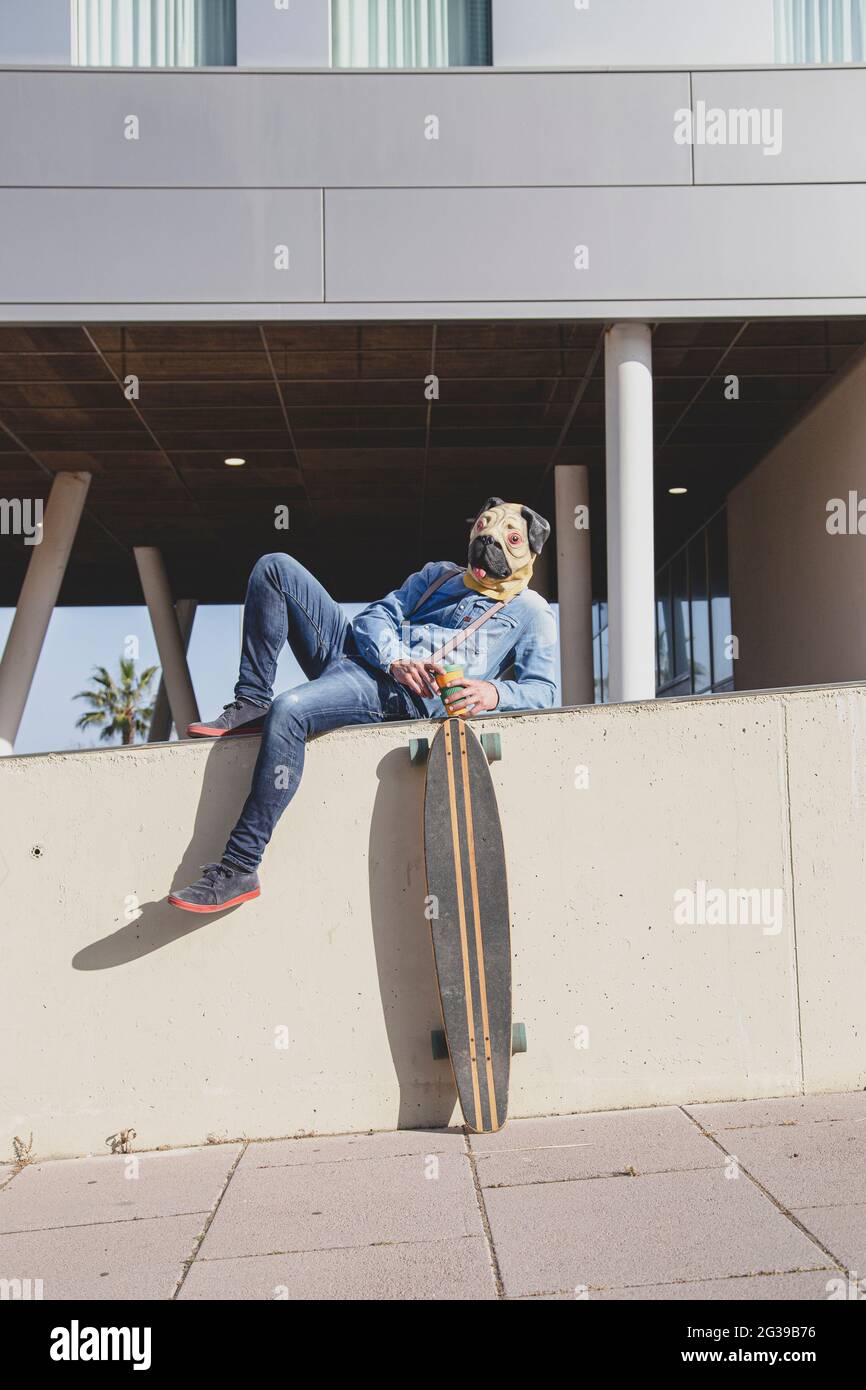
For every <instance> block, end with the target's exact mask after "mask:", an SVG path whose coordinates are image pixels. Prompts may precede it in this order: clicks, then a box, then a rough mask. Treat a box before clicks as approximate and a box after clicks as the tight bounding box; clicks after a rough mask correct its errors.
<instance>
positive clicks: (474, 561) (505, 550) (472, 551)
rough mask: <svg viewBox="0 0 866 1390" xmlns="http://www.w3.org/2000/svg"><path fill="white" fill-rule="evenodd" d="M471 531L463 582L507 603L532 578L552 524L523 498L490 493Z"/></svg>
mask: <svg viewBox="0 0 866 1390" xmlns="http://www.w3.org/2000/svg"><path fill="white" fill-rule="evenodd" d="M471 525H472V530H471V531H470V533H469V567H468V569H467V570H466V572H465V574H464V575H463V582H464V584H466V586H467V587H468V588H470V589H475V590H477V592H478V593H479V594H485V595H486V596H487V597H488V598H492V599H501V600H502V601H503V602H505V603H507V602H508V600H509V599H512V598H515V597H516V596H517V594H519V593H522V591H523V590H524V589H525V588H526V586H527V584H528V583H529V581H530V579H531V578H532V567H533V565H534V564H535V557H536V555H540V554H541V548H542V546H543V545H544V542H545V541H546V540H547V537H548V536H549V535H550V524H549V523H548V522H547V521H545V519H544V517H543V516H539V515H538V512H534V511H533V510H532V508H531V507H524V505H523V503H522V502H503V500H502V498H501V497H488V499H487V501H486V502H485V503H484V506H483V507H482V509H481V511H480V512H479V513H478V516H477V517H476V518H475V520H474V521H473V522H472V523H471Z"/></svg>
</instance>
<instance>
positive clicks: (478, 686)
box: [441, 677, 499, 714]
mask: <svg viewBox="0 0 866 1390" xmlns="http://www.w3.org/2000/svg"><path fill="white" fill-rule="evenodd" d="M441 694H442V698H443V700H444V701H445V708H446V710H447V711H448V713H449V714H480V713H481V712H482V711H483V710H486V709H496V706H497V705H498V704H499V691H498V690H497V689H496V686H495V685H494V684H493V682H492V681H474V680H468V679H466V678H465V677H464V678H463V680H461V681H460V683H459V685H458V686H457V687H456V688H455V690H454V692H453V694H451V693H450V692H449V691H448V690H447V689H446V690H443V691H442V692H441Z"/></svg>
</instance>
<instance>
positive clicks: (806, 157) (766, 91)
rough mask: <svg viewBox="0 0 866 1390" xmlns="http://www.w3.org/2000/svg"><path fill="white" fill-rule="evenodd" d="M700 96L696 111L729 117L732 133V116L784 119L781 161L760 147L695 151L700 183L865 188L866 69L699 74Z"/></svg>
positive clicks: (697, 89) (862, 230) (726, 146)
mask: <svg viewBox="0 0 866 1390" xmlns="http://www.w3.org/2000/svg"><path fill="white" fill-rule="evenodd" d="M693 92H694V103H695V109H697V103H698V102H699V101H703V102H704V103H706V109H707V111H708V112H709V111H710V110H711V109H718V110H722V111H724V112H725V113H726V119H725V121H724V123H723V126H722V127H721V128H722V129H724V130H725V131H726V132H727V133H730V131H731V127H732V122H731V120H730V117H729V116H728V114H727V113H729V112H730V111H732V110H734V111H744V110H745V111H751V110H756V111H758V112H759V113H760V112H762V111H765V112H767V113H768V116H767V118H766V119H770V118H771V116H772V113H773V112H774V111H776V110H778V111H780V112H781V116H780V117H779V118H775V119H777V120H778V121H779V122H780V130H781V148H780V152H779V153H778V154H775V155H773V154H769V155H765V154H764V150H763V146H762V145H760V144H759V145H753V144H723V145H708V144H704V145H696V146H695V150H694V154H695V182H696V183H831V182H834V181H839V182H851V183H853V182H858V181H861V182H862V181H866V139H864V135H866V68H862V67H859V68H848V69H844V68H832V69H825V70H823V71H821V70H820V69H814V68H812V69H807V70H803V69H788V70H779V71H778V72H696V73H695V74H694V77H693ZM734 124H735V123H734ZM772 130H773V127H772V126H769V127H767V128H766V134H767V135H772ZM858 234H859V236H860V238H861V239H862V238H864V236H866V228H864V227H862V226H861V227H860V229H859V233H858Z"/></svg>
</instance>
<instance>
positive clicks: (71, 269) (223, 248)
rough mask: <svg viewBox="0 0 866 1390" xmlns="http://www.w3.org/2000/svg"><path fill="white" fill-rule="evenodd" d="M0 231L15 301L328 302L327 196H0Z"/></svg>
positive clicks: (79, 192) (4, 275) (5, 295)
mask: <svg viewBox="0 0 866 1390" xmlns="http://www.w3.org/2000/svg"><path fill="white" fill-rule="evenodd" d="M0 226H2V227H3V246H2V256H0V300H2V301H3V302H5V303H7V304H15V303H19V302H22V303H23V302H41V303H46V302H47V303H52V302H56V303H61V304H62V303H69V302H72V301H73V300H74V301H77V302H81V301H87V300H90V301H92V302H94V303H105V302H109V303H111V302H113V301H123V302H125V303H132V302H136V301H152V302H163V301H173V302H175V303H186V302H196V301H210V302H212V303H215V302H222V301H233V300H234V301H237V300H246V301H249V300H263V301H278V302H294V301H295V300H314V299H318V300H320V299H321V298H322V227H321V193H320V192H319V191H315V192H314V191H312V190H311V191H304V192H273V191H267V190H265V191H259V192H248V191H241V190H222V189H216V190H206V189H196V190H191V191H187V190H177V191H175V190H152V189H148V190H135V189H118V190H105V189H94V190H85V189H3V190H0ZM278 244H286V245H288V247H289V253H290V268H289V269H288V270H277V269H275V267H274V247H275V246H276V245H278Z"/></svg>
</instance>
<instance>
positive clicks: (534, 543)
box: [520, 507, 550, 555]
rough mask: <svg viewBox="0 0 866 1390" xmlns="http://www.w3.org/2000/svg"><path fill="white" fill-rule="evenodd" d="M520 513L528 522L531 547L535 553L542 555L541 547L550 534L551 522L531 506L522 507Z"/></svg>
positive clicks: (527, 531) (527, 527)
mask: <svg viewBox="0 0 866 1390" xmlns="http://www.w3.org/2000/svg"><path fill="white" fill-rule="evenodd" d="M520 514H521V516H522V517H523V519H524V521H525V522H526V534H527V538H528V540H529V549H530V550H531V551H532V553H533V555H540V554H541V547H542V546H543V545H544V542H545V541H546V540H547V537H548V536H549V535H550V522H549V521H545V519H544V517H543V516H539V515H538V512H534V511H533V510H532V508H531V507H521V509H520Z"/></svg>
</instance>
